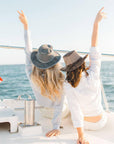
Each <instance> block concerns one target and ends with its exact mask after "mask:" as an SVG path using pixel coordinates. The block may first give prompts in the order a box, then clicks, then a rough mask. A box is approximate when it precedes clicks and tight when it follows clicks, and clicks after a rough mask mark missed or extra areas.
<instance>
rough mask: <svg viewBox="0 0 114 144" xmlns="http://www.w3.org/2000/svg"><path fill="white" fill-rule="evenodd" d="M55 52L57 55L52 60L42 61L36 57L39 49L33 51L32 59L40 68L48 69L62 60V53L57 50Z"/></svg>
mask: <svg viewBox="0 0 114 144" xmlns="http://www.w3.org/2000/svg"><path fill="white" fill-rule="evenodd" d="M54 53H55V56H54V58H53V59H52V60H51V61H50V62H47V63H42V62H41V61H39V60H38V59H37V57H36V55H37V51H33V52H32V53H31V61H32V63H33V64H34V65H35V66H36V67H38V68H39V69H48V68H51V67H52V66H54V65H56V64H57V63H58V62H59V61H60V59H61V55H60V54H59V53H57V52H54Z"/></svg>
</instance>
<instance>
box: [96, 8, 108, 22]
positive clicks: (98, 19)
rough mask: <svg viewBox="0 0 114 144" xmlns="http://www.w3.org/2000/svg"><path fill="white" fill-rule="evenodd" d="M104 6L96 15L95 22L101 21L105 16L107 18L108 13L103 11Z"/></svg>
mask: <svg viewBox="0 0 114 144" xmlns="http://www.w3.org/2000/svg"><path fill="white" fill-rule="evenodd" d="M103 9H104V7H102V8H101V9H100V10H99V12H98V13H97V15H96V18H95V22H96V23H99V22H100V21H101V20H102V19H103V18H106V13H104V12H103Z"/></svg>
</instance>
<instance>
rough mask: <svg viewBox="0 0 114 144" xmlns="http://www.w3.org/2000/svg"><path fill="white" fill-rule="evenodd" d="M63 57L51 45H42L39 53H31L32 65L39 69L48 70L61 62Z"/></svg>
mask: <svg viewBox="0 0 114 144" xmlns="http://www.w3.org/2000/svg"><path fill="white" fill-rule="evenodd" d="M60 59H61V56H60V54H59V53H57V52H55V51H54V50H53V47H52V46H51V45H47V44H46V45H41V46H40V47H39V49H38V50H37V51H33V52H32V53H31V60H32V63H33V64H34V65H35V66H36V67H38V68H39V69H48V68H51V67H52V66H54V65H55V64H56V63H58V62H59V60H60Z"/></svg>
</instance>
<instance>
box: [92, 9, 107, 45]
mask: <svg viewBox="0 0 114 144" xmlns="http://www.w3.org/2000/svg"><path fill="white" fill-rule="evenodd" d="M103 9H104V7H103V8H101V9H100V11H99V12H98V13H97V16H96V18H95V22H94V26H93V33H92V40H91V46H92V47H96V46H97V45H98V30H99V22H100V21H101V20H102V19H103V18H105V17H106V16H105V13H104V12H102V10H103Z"/></svg>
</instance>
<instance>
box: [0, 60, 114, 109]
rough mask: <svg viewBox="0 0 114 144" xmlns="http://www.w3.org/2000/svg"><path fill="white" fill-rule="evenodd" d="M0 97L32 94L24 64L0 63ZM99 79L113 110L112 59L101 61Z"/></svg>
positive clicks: (113, 69)
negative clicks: (0, 80)
mask: <svg viewBox="0 0 114 144" xmlns="http://www.w3.org/2000/svg"><path fill="white" fill-rule="evenodd" d="M0 77H2V78H3V82H2V83H0V99H1V100H3V99H17V97H18V96H19V95H22V97H23V98H27V95H31V97H32V98H34V94H33V92H32V89H31V87H30V84H29V81H28V79H27V76H26V73H25V66H24V65H0ZM101 79H102V83H103V86H104V90H105V94H106V97H107V101H108V103H109V109H110V110H111V111H114V61H106V62H104V61H103V62H102V66H101Z"/></svg>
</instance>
